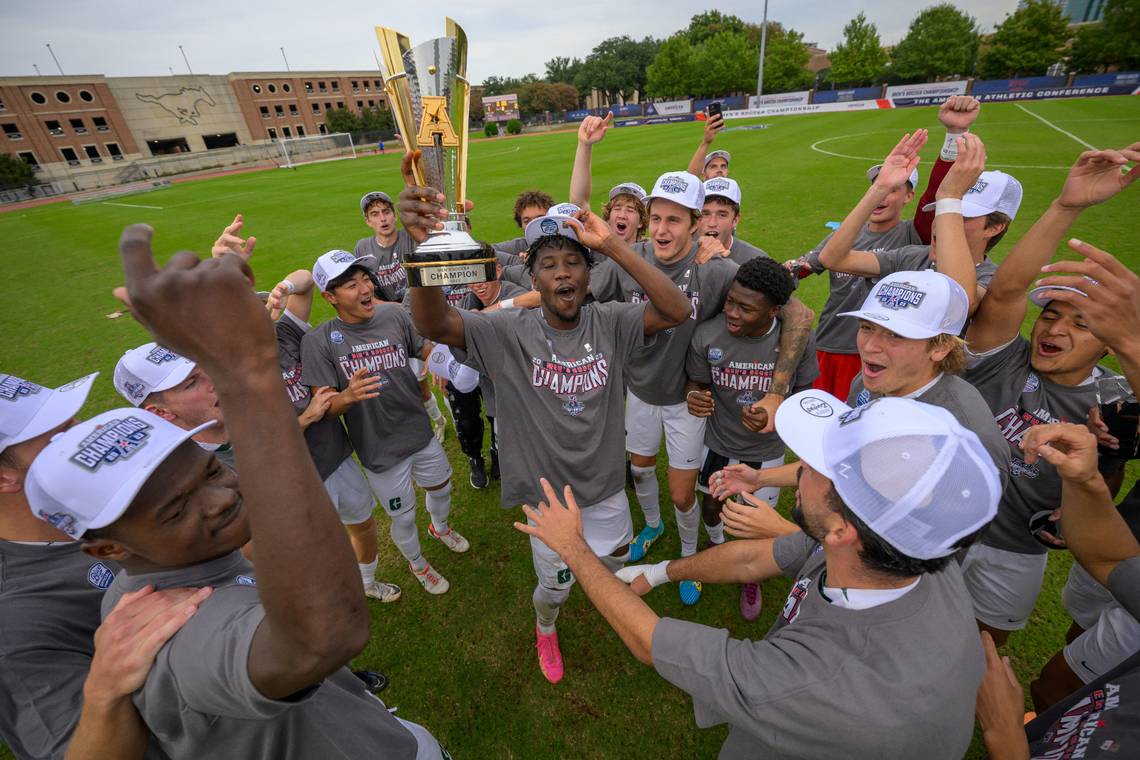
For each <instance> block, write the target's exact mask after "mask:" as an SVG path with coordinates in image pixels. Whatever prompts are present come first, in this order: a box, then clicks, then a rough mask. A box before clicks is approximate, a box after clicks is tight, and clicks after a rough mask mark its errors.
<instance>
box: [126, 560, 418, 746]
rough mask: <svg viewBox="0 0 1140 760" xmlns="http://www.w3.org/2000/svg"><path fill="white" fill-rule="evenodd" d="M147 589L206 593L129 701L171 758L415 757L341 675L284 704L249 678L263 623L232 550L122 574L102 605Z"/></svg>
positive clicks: (371, 700) (388, 718)
mask: <svg viewBox="0 0 1140 760" xmlns="http://www.w3.org/2000/svg"><path fill="white" fill-rule="evenodd" d="M147 584H151V585H153V586H155V587H156V588H178V587H201V586H212V587H213V588H214V593H213V594H211V596H210V598H209V599H207V600H206V601H204V602H202V603H201V604H200V605H199V606H198V611H197V612H196V613H195V614H194V616H193V617H192V618H190V619H189V620H188V621H187V622H186V624H185V625H184V626H183V627H182V629H181V630H179V631H178V633H176V634H175V635H174V637H173V638H171V639H170V641H168V642H167V643H166V644H165V645H164V646H163V647H162V649H161V650H159V653H158V656H157V657H155V660H154V665H153V666H152V667H151V670H150V674H149V675H148V676H147V679H146V683H144V684H143V686H142V688H141V689H139V690H138V691H136V692H135V693H134V695H133V701H134V703H135V707H137V708H138V711H139V714H140V715H142V719H143V722H144V723H146V725H147V728H149V729H150V731H151V733H152V734H153V735H154V738H155V740H157V742H158V744H159V745H160V746H161V747H162V749H163V750H164V751H165V752H166V753H167V754H168V755H169V756H170V757H172V758H176V759H178V758H215V757H216V758H222V757H232V758H242V759H243V760H259V759H260V760H288V759H289V758H296V759H297V760H310V758H334V757H336V758H342V757H343V758H350V757H352V758H356V757H367V758H393V759H394V758H400V759H406V760H413V759H414V758H415V757H416V745H417V743H416V739H415V737H414V736H413V735H412V734H411V733H410V732H409V731H408V730H407V729H405V728H404V727H403V726H402V725H401V724H400V723H399V721H397V720H396V718H395V716H393V715H392V714H391V713H389V712H388V710H387V709H386V708H385V707H384V703H383V702H381V701H380V700H379V699H377V698H376V697H374V696H372V695H371V694H369V693H368V692H367V691H365V690H364V686H363V684H362V683H361V682H360V680H359V679H357V678H356V677H355V676H354V675H352V673H351V672H350V671H349V670H348V669H347V668H341V669H340V670H338V671H336V672H335V673H333V674H332V675H330V676H328V677H327V678H325V679H324V680H323V681H321V682H320V683H318V684H315V685H314V686H312V687H309V688H307V689H304V690H303V691H301V692H299V693H298V694H295V695H293V696H292V697H289V698H287V699H280V700H278V699H269V698H267V697H265V696H263V695H262V694H261V693H260V692H259V691H258V690H257V687H256V686H254V685H253V683H252V682H251V681H250V678H249V670H248V660H249V650H250V645H251V644H252V642H253V637H254V633H255V632H256V630H257V627H258V626H259V625H260V624H261V621H262V620H263V619H264V618H265V608H264V607H262V606H261V600H260V598H259V597H258V594H257V580H256V578H255V577H254V573H253V566H252V565H251V564H250V563H249V562H248V561H247V560H246V559H245V558H244V557H242V556H241V554H240V553H238V552H236V551H235V552H231V553H230V554H227V555H224V556H222V557H219V558H218V559H214V560H211V561H209V562H204V563H202V564H199V565H191V566H189V567H181V568H172V569H170V570H164V571H161V572H154V573H144V574H139V575H132V574H129V573H127V572H122V573H120V574H119V576H118V577H117V578H116V579H115V583H114V585H112V586H111V588H110V589H109V590H108V591H107V594H106V597H105V598H104V599H103V614H104V616H105V615H106V614H107V613H108V612H110V610H111V608H112V606H113V605H114V604H115V602H117V601H118V600H119V598H120V597H121V596H122V595H123V594H125V593H127V592H130V591H135V590H137V589H139V588H142V587H143V586H144V585H147Z"/></svg>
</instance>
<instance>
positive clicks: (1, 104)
mask: <svg viewBox="0 0 1140 760" xmlns="http://www.w3.org/2000/svg"><path fill="white" fill-rule="evenodd" d="M7 110H8V106H6V105H4V98H0V111H7Z"/></svg>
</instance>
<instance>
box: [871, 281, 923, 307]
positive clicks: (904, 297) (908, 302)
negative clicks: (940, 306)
mask: <svg viewBox="0 0 1140 760" xmlns="http://www.w3.org/2000/svg"><path fill="white" fill-rule="evenodd" d="M925 297H926V293H924V292H923V291H921V290H919V289H918V288H916V287H915V286H913V285H911V284H910V283H909V282H900V283H898V284H895V283H891V284H889V285H884V286H883V287H881V288H879V292H878V293H876V294H875V298H877V299H879V303H881V304H882V305H883V306H885V307H886V308H888V309H894V310H896V311H897V310H899V309H906V308H909V307H911V306H915V307H917V306H918V305H919V304H921V303H922V299H923V298H925Z"/></svg>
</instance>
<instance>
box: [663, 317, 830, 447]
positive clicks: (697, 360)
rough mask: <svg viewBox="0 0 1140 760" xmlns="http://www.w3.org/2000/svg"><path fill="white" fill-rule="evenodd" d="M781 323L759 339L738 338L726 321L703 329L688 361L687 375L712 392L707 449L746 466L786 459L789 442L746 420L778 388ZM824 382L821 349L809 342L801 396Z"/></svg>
mask: <svg viewBox="0 0 1140 760" xmlns="http://www.w3.org/2000/svg"><path fill="white" fill-rule="evenodd" d="M780 332H781V325H780V320H779V319H774V320H772V328H771V329H770V330H769V331H768V332H767V333H766V334H765V335H762V336H760V337H758V338H738V337H736V336H734V335H732V334H730V333H729V332H728V330H727V329H726V328H725V326H724V318H723V317H717V318H716V319H710V320H709V321H707V322H704V323H702V324H700V325H698V326H697V329H696V331H695V332H694V333H693V340H692V342H691V343H690V344H689V352H688V354H686V356H685V374H686V375H688V376H689V379H690V380H692V381H693V382H695V383H703V384H704V385H707V386H709V387H710V388H711V390H712V395H713V401H714V402H715V405H714V407H713V413H712V416H711V417H709V418H708V424H707V425H705V445H706V446H708V447H709V448H710V449H712V450H713V451H715V452H716V453H717V454H720V455H721V456H726V457H729V458H735V459H739V460H741V461H744V462H764V461H767V460H769V459H775V458H776V457H779V456H783V454H784V442H783V441H782V440H780V436H779V435H778V434H776V433H775V432H771V433H762V434H761V433H754V432H752V431H751V430H749V429H748V428H746V427H744V423H743V422H741V421H740V412H741V409H742V408H743V407H746V406H749V405H750V404H752V403H753V402H756V401H759V400H760V399H761V398H763V396H764V395H765V394H766V393H767V392H768V390H769V389H770V388H771V387H772V372H773V371H774V370H775V368H776V359H777V358H778V357H779V355H780ZM817 377H819V363H818V362H817V361H816V356H815V346H814V345H813V344H812V342H811V340H810V339H809V341H808V344H807V346H806V347H805V348H804V354H803V357H802V358H801V359H800V363H799V366H798V367H797V368H796V376H795V378H793V380H792V387H793V389H794V390H795V391H798V390H802V389H804V388H807V387H808V386H810V385H811V382H812V381H813V380H815V379H816V378H817Z"/></svg>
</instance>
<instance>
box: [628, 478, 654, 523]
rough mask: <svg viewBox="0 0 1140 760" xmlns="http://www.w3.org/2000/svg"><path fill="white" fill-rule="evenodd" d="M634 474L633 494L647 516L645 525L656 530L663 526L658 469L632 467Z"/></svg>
mask: <svg viewBox="0 0 1140 760" xmlns="http://www.w3.org/2000/svg"><path fill="white" fill-rule="evenodd" d="M629 469H630V471H632V472H633V492H634V493H635V494H637V503H638V504H640V505H641V512H642V514H644V515H645V524H646V525H648V526H649V527H650V528H656V527H657V526H658V525H660V524H661V486H660V485H659V484H658V483H657V468H656V467H638V466H637V465H632V466H630V468H629Z"/></svg>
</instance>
